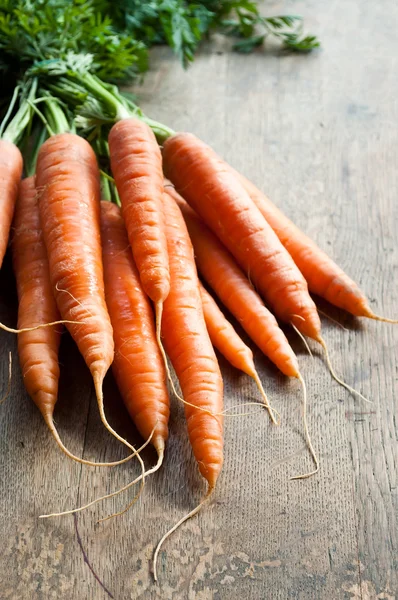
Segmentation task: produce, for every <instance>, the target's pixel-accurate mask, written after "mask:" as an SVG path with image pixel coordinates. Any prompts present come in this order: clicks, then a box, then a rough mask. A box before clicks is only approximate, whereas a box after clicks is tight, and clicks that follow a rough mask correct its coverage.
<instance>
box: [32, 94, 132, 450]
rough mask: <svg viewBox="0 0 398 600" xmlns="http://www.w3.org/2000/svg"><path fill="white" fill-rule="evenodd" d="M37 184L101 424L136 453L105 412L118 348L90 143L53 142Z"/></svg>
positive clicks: (60, 297)
mask: <svg viewBox="0 0 398 600" xmlns="http://www.w3.org/2000/svg"><path fill="white" fill-rule="evenodd" d="M52 108H54V110H55V109H57V110H58V107H55V106H54V107H52ZM36 185H37V188H38V190H39V212H40V222H41V226H42V230H43V239H44V242H45V246H46V249H47V256H48V261H49V272H50V280H51V285H52V287H53V290H54V294H55V299H56V303H57V306H58V309H59V312H60V314H61V316H62V318H63V319H65V320H68V321H71V320H73V321H74V322H75V324H71V323H69V324H68V325H67V327H68V330H69V332H70V333H71V335H72V337H73V339H74V340H75V342H76V344H77V346H78V348H79V350H80V352H81V354H82V356H83V358H84V360H85V362H86V364H87V366H88V368H89V369H90V372H91V375H92V377H93V380H94V386H95V391H96V396H97V401H98V407H99V411H100V416H101V420H102V422H103V424H104V425H105V427H106V428H107V429H108V430H109V431H110V432H111V433H112V434H113V435H114V436H115V437H116V438H117V439H118V440H119V441H120V442H122V443H123V444H125V445H126V446H128V447H129V448H130V449H132V450H133V452H135V449H134V448H133V447H132V446H131V444H129V443H128V442H127V441H126V440H124V439H123V438H122V437H121V436H119V434H118V433H116V431H114V429H113V428H112V427H111V426H110V425H109V423H108V421H107V419H106V416H105V411H104V403H103V392H102V384H103V380H104V377H105V374H106V372H107V371H108V368H109V367H110V365H111V364H112V361H113V356H114V343H113V332H112V326H111V322H110V318H109V314H108V311H107V308H106V304H105V292H104V280H103V269H102V260H101V239H100V196H99V194H100V192H99V171H98V165H97V161H96V157H95V154H94V152H93V150H92V148H91V146H90V145H89V143H88V142H86V140H84V139H83V138H81V137H79V136H77V135H75V134H72V133H58V134H57V135H53V136H52V137H50V138H49V139H48V140H47V141H46V142H45V143H44V144H43V145H42V146H41V148H40V151H39V154H38V159H37V175H36Z"/></svg>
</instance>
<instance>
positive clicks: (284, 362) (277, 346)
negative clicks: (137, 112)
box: [167, 187, 299, 377]
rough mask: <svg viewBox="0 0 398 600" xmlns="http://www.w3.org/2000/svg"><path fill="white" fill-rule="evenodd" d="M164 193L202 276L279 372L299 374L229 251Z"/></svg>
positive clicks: (279, 332)
mask: <svg viewBox="0 0 398 600" xmlns="http://www.w3.org/2000/svg"><path fill="white" fill-rule="evenodd" d="M167 193H168V194H170V195H172V197H173V198H174V200H175V201H176V202H177V203H178V206H179V207H180V210H181V212H182V214H183V216H184V219H185V222H186V225H187V227H188V231H189V235H190V238H191V241H192V244H193V247H194V251H195V260H196V264H197V267H198V269H199V272H200V273H201V275H202V276H203V278H204V279H205V280H206V281H207V283H208V284H209V286H210V287H211V288H212V289H213V290H214V291H215V293H216V294H217V296H218V297H219V298H220V300H221V302H222V303H223V304H224V305H225V306H226V307H227V308H228V310H229V311H230V313H231V314H233V315H234V317H235V318H236V319H237V320H238V322H239V323H240V325H241V326H242V327H243V329H244V330H245V331H246V333H247V334H248V335H249V337H250V338H251V339H252V340H253V341H254V342H255V343H256V344H257V346H258V347H259V348H260V350H261V351H262V352H264V354H265V355H266V356H268V358H269V359H270V360H271V361H272V362H273V363H274V364H276V366H277V367H278V368H279V369H280V370H281V371H282V373H284V375H288V376H289V377H299V367H298V362H297V358H296V355H295V354H294V352H293V350H292V349H291V347H290V345H289V342H288V341H287V339H286V336H285V334H284V333H283V331H282V330H281V329H280V328H279V326H278V323H277V321H276V319H275V317H274V315H273V314H271V313H270V311H269V310H268V309H267V308H266V307H265V306H264V303H263V302H262V300H261V298H260V296H259V295H258V294H257V292H256V291H255V290H254V289H253V287H252V286H251V285H250V283H249V282H248V280H247V279H246V277H245V276H244V274H243V273H242V271H241V270H240V268H239V267H238V266H237V265H236V263H235V260H234V259H233V257H232V256H231V254H230V253H229V252H228V250H227V249H226V248H225V247H224V246H223V245H222V243H221V242H220V241H219V240H218V239H217V237H216V236H215V235H214V234H213V233H212V232H211V231H210V229H209V228H208V227H207V226H206V225H205V224H204V223H203V221H202V220H201V219H200V217H198V215H197V214H196V213H195V212H194V211H193V210H192V208H191V207H190V206H189V205H188V204H187V203H186V202H185V201H184V200H183V198H182V197H181V196H180V195H179V194H178V193H177V192H176V191H175V190H174V189H173V188H172V187H167Z"/></svg>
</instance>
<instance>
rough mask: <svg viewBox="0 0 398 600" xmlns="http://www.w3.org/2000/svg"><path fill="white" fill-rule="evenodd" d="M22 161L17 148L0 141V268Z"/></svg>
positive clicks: (10, 143) (6, 242) (7, 142)
mask: <svg viewBox="0 0 398 600" xmlns="http://www.w3.org/2000/svg"><path fill="white" fill-rule="evenodd" d="M22 167H23V160H22V154H21V152H20V151H19V149H18V147H17V146H16V145H15V144H13V143H12V142H9V141H7V140H2V139H0V215H1V219H0V267H1V265H2V263H3V259H4V255H5V253H6V250H7V244H8V238H9V235H10V227H11V223H12V217H13V214H14V207H15V202H16V199H17V194H18V187H19V184H20V181H21V176H22Z"/></svg>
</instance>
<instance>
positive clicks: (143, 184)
mask: <svg viewBox="0 0 398 600" xmlns="http://www.w3.org/2000/svg"><path fill="white" fill-rule="evenodd" d="M109 151H110V159H111V168H112V173H113V176H114V178H115V183H116V187H117V190H118V193H119V196H120V201H121V204H122V212H123V218H124V221H125V223H126V227H127V232H128V237H129V241H130V244H131V248H132V251H133V256H134V262H135V264H136V265H137V268H138V271H139V274H140V278H141V282H142V285H143V288H144V290H145V292H146V293H147V294H148V296H149V297H150V299H151V300H152V301H153V302H154V303H155V306H156V308H157V312H158V308H160V310H161V304H162V303H163V302H164V301H165V299H166V298H167V295H168V293H169V290H170V273H169V260H168V254H167V244H166V237H165V231H164V219H163V213H162V194H163V172H162V155H161V152H160V149H159V146H158V144H157V142H156V138H155V136H154V134H153V132H152V130H151V129H150V127H148V125H146V123H143V121H140V120H139V119H136V118H130V119H123V120H121V121H119V122H117V123H116V124H115V125H114V126H113V127H112V129H111V131H110V134H109Z"/></svg>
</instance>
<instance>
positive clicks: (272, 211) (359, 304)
mask: <svg viewBox="0 0 398 600" xmlns="http://www.w3.org/2000/svg"><path fill="white" fill-rule="evenodd" d="M230 168H231V170H232V172H233V173H234V174H235V175H236V177H238V178H239V180H240V182H241V184H242V185H243V187H244V188H245V190H246V192H247V193H248V194H249V196H250V198H251V199H252V200H253V202H254V203H255V204H256V206H257V208H258V209H259V211H260V212H261V214H262V215H263V216H264V218H265V219H266V220H267V221H268V223H269V224H270V225H271V227H272V229H273V230H274V231H275V233H276V235H277V236H278V238H279V239H280V241H281V242H282V244H283V245H284V246H285V248H286V250H287V251H288V252H289V254H290V255H291V256H292V258H293V260H294V262H295V263H296V265H297V266H298V268H299V269H300V271H301V272H302V274H303V275H304V277H305V279H306V280H307V283H308V287H309V289H310V291H311V292H313V293H314V294H317V295H318V296H321V297H322V298H325V299H326V300H327V301H328V302H330V303H331V304H334V305H335V306H337V307H338V308H342V309H343V310H346V311H347V312H349V313H351V314H352V315H354V316H356V317H368V318H369V319H375V320H378V321H385V322H387V323H397V322H398V321H396V320H393V319H386V318H385V317H379V316H378V315H375V314H374V312H373V311H372V309H371V308H370V306H369V304H368V300H367V298H366V296H365V295H364V293H363V292H362V291H361V290H360V288H359V287H358V285H357V284H356V283H355V282H354V281H353V280H352V279H351V278H350V277H349V276H348V275H347V274H346V273H344V271H343V270H342V269H341V268H340V267H339V266H338V265H337V264H336V263H335V262H334V261H333V260H332V259H331V258H329V256H328V255H327V254H326V253H325V252H323V250H321V249H320V248H319V247H318V246H317V245H316V244H315V242H313V241H312V240H311V239H310V238H309V237H308V236H307V235H305V233H303V232H302V231H301V230H300V229H299V228H298V227H297V226H296V225H295V224H294V223H293V222H292V221H291V220H290V219H288V217H286V216H285V215H284V214H283V213H282V211H281V210H279V208H277V207H276V206H275V204H273V203H272V202H271V200H269V199H268V198H267V196H265V194H263V193H262V192H261V191H260V190H259V189H258V188H257V187H256V186H255V185H254V184H253V183H251V181H249V180H248V179H246V177H244V176H243V175H240V174H239V173H238V172H237V171H235V170H234V169H232V167H230Z"/></svg>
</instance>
